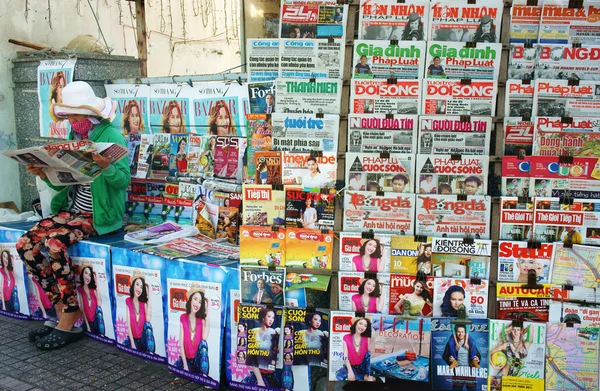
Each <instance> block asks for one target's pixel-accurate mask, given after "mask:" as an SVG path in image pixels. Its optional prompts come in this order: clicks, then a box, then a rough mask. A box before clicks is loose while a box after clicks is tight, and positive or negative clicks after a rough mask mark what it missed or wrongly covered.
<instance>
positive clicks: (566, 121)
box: [560, 117, 573, 125]
mask: <svg viewBox="0 0 600 391" xmlns="http://www.w3.org/2000/svg"><path fill="white" fill-rule="evenodd" d="M560 123H561V124H567V125H571V124H572V123H573V117H560Z"/></svg>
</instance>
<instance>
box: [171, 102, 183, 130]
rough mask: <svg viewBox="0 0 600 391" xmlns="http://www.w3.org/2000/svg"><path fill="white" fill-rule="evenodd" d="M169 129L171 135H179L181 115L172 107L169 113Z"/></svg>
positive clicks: (177, 109)
mask: <svg viewBox="0 0 600 391" xmlns="http://www.w3.org/2000/svg"><path fill="white" fill-rule="evenodd" d="M169 129H170V130H171V133H181V113H180V112H179V108H177V107H172V108H171V113H169Z"/></svg>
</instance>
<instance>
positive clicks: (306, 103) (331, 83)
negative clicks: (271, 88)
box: [275, 79, 342, 114]
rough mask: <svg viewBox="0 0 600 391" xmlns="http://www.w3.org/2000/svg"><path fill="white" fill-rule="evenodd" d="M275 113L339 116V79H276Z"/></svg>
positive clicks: (340, 82) (340, 89) (340, 97)
mask: <svg viewBox="0 0 600 391" xmlns="http://www.w3.org/2000/svg"><path fill="white" fill-rule="evenodd" d="M275 91H276V96H277V106H276V109H275V111H276V112H277V113H297V114H315V113H322V114H339V113H340V107H341V101H342V81H341V80H339V79H336V80H332V79H316V80H314V82H312V81H310V80H307V79H277V80H276V82H275Z"/></svg>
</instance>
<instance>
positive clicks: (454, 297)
mask: <svg viewBox="0 0 600 391" xmlns="http://www.w3.org/2000/svg"><path fill="white" fill-rule="evenodd" d="M464 301H465V296H464V295H463V294H462V293H460V292H454V293H452V294H451V295H450V305H451V306H452V308H454V309H455V310H457V311H458V307H460V305H461V304H462V303H464Z"/></svg>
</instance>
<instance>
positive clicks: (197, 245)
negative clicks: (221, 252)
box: [139, 238, 207, 259]
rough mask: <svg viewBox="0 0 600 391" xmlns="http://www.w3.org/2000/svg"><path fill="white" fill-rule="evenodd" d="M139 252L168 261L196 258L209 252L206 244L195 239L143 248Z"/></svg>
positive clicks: (184, 239) (176, 240)
mask: <svg viewBox="0 0 600 391" xmlns="http://www.w3.org/2000/svg"><path fill="white" fill-rule="evenodd" d="M139 251H141V252H144V253H146V254H154V255H156V256H159V257H162V258H168V259H177V258H188V257H194V256H196V255H200V254H203V253H206V252H207V250H206V248H205V246H204V243H203V242H201V241H199V240H197V239H194V238H177V239H175V240H171V241H170V242H167V243H165V244H161V245H158V246H151V247H142V248H140V249H139Z"/></svg>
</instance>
